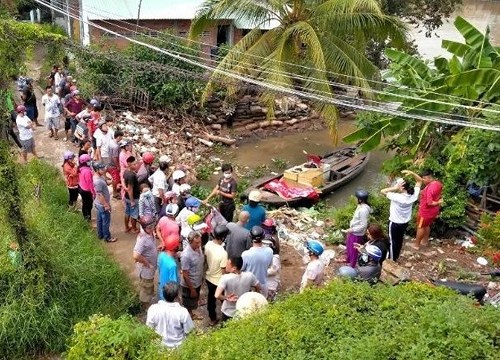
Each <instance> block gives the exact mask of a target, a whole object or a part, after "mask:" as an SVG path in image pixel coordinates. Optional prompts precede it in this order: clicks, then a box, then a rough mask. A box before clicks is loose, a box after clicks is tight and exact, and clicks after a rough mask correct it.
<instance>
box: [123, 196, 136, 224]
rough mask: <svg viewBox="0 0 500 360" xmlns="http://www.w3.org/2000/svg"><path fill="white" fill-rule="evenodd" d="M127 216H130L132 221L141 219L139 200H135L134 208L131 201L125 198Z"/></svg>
mask: <svg viewBox="0 0 500 360" xmlns="http://www.w3.org/2000/svg"><path fill="white" fill-rule="evenodd" d="M125 216H130V217H131V218H132V219H135V220H137V219H139V199H135V206H134V207H132V205H131V204H130V200H129V199H127V198H125Z"/></svg>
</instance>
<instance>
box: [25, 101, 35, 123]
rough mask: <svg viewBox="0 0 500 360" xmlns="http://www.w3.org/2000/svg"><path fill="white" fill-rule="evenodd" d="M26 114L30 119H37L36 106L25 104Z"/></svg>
mask: <svg viewBox="0 0 500 360" xmlns="http://www.w3.org/2000/svg"><path fill="white" fill-rule="evenodd" d="M26 116H28V117H29V118H30V120H31V121H35V120H37V119H38V108H37V107H36V106H31V105H27V106H26Z"/></svg>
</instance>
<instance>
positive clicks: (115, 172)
mask: <svg viewBox="0 0 500 360" xmlns="http://www.w3.org/2000/svg"><path fill="white" fill-rule="evenodd" d="M108 174H109V176H111V179H112V180H113V184H119V183H120V170H119V169H118V168H116V167H114V166H108Z"/></svg>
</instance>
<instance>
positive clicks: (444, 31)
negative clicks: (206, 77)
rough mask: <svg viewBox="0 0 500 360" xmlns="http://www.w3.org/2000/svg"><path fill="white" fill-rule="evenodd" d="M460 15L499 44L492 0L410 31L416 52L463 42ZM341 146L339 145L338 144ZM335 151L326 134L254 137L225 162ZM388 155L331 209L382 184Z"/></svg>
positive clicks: (299, 158)
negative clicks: (429, 28)
mask: <svg viewBox="0 0 500 360" xmlns="http://www.w3.org/2000/svg"><path fill="white" fill-rule="evenodd" d="M459 15H460V16H463V17H464V18H466V19H467V20H468V21H470V22H471V23H472V24H473V25H474V26H476V27H477V28H478V29H479V30H480V31H484V30H485V29H486V26H487V25H488V24H489V25H490V29H491V39H492V42H493V43H494V44H499V43H500V1H494V0H464V1H463V5H462V6H461V7H460V8H459V9H458V10H457V11H456V12H455V13H454V14H453V16H452V17H451V18H450V19H449V20H448V21H445V24H444V25H443V26H442V27H441V28H439V29H438V30H437V31H436V32H435V35H434V36H433V37H432V38H426V37H425V35H424V33H423V32H419V29H414V30H412V31H411V35H412V36H413V37H414V38H415V40H416V42H417V45H418V47H419V51H420V53H421V55H422V56H423V57H424V58H427V59H432V58H434V57H435V56H439V55H442V56H446V53H445V51H443V49H442V48H441V41H442V40H443V39H449V40H455V41H463V38H462V37H461V35H460V33H459V32H458V31H457V30H456V29H455V27H454V25H453V21H454V19H455V17H456V16H459ZM354 125H355V124H354V122H353V121H341V122H340V123H339V127H338V128H339V139H341V138H342V137H343V136H345V135H346V134H349V133H350V132H351V131H353V129H354ZM338 145H339V146H341V145H342V144H338ZM332 148H334V145H333V144H332V140H331V138H330V137H329V135H328V131H326V130H323V131H306V132H301V133H297V134H288V135H283V136H281V137H271V138H266V139H258V138H255V139H253V140H250V141H248V142H246V143H245V144H243V145H241V146H239V148H238V149H236V150H233V151H231V152H230V153H229V154H228V155H227V156H224V158H225V159H226V160H230V161H232V162H234V163H236V164H239V165H242V166H248V167H251V168H255V167H257V166H259V165H263V164H265V165H268V166H270V167H273V165H274V163H273V160H272V159H281V160H286V161H288V162H289V164H290V165H295V164H299V163H301V162H303V161H305V156H304V154H303V150H305V151H307V152H308V153H315V154H324V153H326V152H327V151H330V150H331V149H332ZM389 156H390V154H386V153H385V152H383V151H375V152H372V154H371V158H370V161H369V164H368V166H367V167H366V168H365V170H364V171H363V173H361V175H360V176H358V177H357V178H356V179H354V180H353V181H351V182H350V183H349V184H347V185H346V186H344V187H342V188H340V189H338V190H337V191H335V192H333V193H332V194H331V195H330V196H329V197H328V199H327V201H328V203H330V204H331V205H333V206H336V205H342V204H343V203H344V202H345V201H346V200H347V199H348V198H349V195H351V194H352V193H353V192H354V191H355V190H356V189H357V188H360V187H366V188H371V187H375V186H379V185H381V184H383V183H384V181H385V177H384V176H383V175H381V174H380V170H381V166H382V163H383V161H384V160H385V159H387V158H388V157H389Z"/></svg>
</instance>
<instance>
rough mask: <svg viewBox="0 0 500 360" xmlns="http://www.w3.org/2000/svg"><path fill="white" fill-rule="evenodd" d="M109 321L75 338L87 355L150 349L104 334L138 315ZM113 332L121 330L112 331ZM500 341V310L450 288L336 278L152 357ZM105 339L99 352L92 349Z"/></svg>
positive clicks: (479, 352) (444, 353) (349, 354)
mask: <svg viewBox="0 0 500 360" xmlns="http://www.w3.org/2000/svg"><path fill="white" fill-rule="evenodd" d="M104 322H105V325H103V326H95V327H93V328H92V331H88V332H87V333H84V332H82V331H80V330H78V331H77V333H76V335H75V336H74V338H73V340H72V341H73V342H72V343H73V344H75V342H77V343H78V344H81V345H82V348H81V350H82V351H83V352H82V354H109V353H110V351H114V352H115V353H118V354H123V353H125V352H124V350H126V352H127V353H134V354H137V353H139V351H145V350H144V347H143V346H144V344H139V343H138V342H137V341H135V339H134V340H130V341H126V340H119V341H117V342H116V346H113V345H114V344H115V343H114V342H111V341H110V342H105V341H104V339H105V337H104V336H102V335H103V334H102V333H104V332H105V333H107V334H109V337H113V338H125V339H127V338H128V339H130V337H131V334H130V332H128V331H129V330H128V329H130V328H132V329H133V331H132V334H137V333H138V331H137V323H136V321H135V320H131V319H129V323H128V324H125V323H123V320H121V321H120V322H119V323H117V325H116V326H112V325H110V324H107V320H105V321H104ZM92 324H96V319H95V318H94V319H92V320H91V322H90V323H84V324H82V325H79V328H78V329H82V328H83V329H91V326H92ZM110 329H114V330H116V333H114V334H113V335H111V334H110ZM87 337H88V339H87ZM94 339H102V341H95V342H94ZM499 341H500V313H499V312H498V310H497V309H495V308H493V307H477V306H474V304H473V301H472V300H471V299H469V298H466V297H463V296H460V295H457V294H455V293H453V292H452V291H450V290H447V289H445V288H434V287H431V286H429V285H425V284H420V283H408V284H405V285H400V286H396V287H388V286H385V285H378V286H375V287H371V286H370V285H368V284H366V283H350V282H347V283H344V282H341V281H333V282H332V283H330V284H329V285H328V286H326V287H325V288H323V289H311V290H309V291H306V292H305V293H303V294H295V295H291V296H289V297H288V298H286V299H285V300H282V301H278V302H277V303H275V304H273V305H271V306H270V307H269V308H268V309H266V310H264V311H263V312H261V313H258V314H255V315H253V316H251V317H249V318H245V319H241V320H236V321H231V322H229V323H228V324H227V325H226V326H224V327H223V328H222V329H217V330H214V331H209V332H208V333H205V334H203V335H192V336H190V337H188V339H187V340H186V342H185V343H184V344H183V345H182V346H181V347H180V348H179V349H178V350H176V351H174V352H173V353H170V352H167V351H165V353H164V354H163V355H162V354H159V353H158V352H157V351H156V349H157V348H156V343H155V342H152V343H150V344H151V345H150V347H151V349H152V350H151V354H152V355H150V357H149V358H148V359H149V360H160V359H173V360H175V359H248V358H252V359H262V360H266V359H270V360H271V359H272V360H276V359H311V360H313V359H408V360H412V359H415V360H421V359H430V360H434V359H443V360H444V359H456V360H461V359H464V360H465V359H467V360H472V359H492V360H493V359H496V358H497V355H498V342H499ZM99 344H100V347H99V348H98V349H91V348H90V347H87V346H86V345H88V346H91V345H99ZM122 344H123V345H124V346H123V348H122V346H121V345H122ZM130 344H134V347H133V348H132V347H131V346H130ZM86 358H87V359H98V358H103V357H98V356H88V357H86ZM117 358H118V359H122V358H123V357H117ZM137 358H139V359H145V357H142V356H138V357H137Z"/></svg>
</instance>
